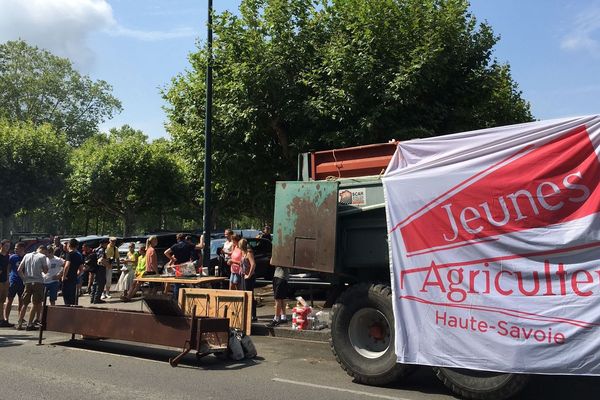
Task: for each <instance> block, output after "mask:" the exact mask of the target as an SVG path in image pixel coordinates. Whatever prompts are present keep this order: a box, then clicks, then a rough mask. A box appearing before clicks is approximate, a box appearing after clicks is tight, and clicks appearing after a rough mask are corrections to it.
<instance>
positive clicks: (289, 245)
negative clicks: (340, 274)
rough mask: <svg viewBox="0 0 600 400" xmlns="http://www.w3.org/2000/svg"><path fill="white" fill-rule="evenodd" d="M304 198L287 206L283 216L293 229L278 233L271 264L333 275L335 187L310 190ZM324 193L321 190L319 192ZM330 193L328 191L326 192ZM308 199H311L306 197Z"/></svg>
mask: <svg viewBox="0 0 600 400" xmlns="http://www.w3.org/2000/svg"><path fill="white" fill-rule="evenodd" d="M313 187H314V188H315V189H317V190H316V191H315V190H313V191H307V192H306V193H305V196H301V195H300V196H295V197H293V198H292V199H291V201H290V202H289V203H288V204H287V205H286V210H285V215H286V216H287V221H286V222H288V223H290V224H292V225H293V226H286V227H285V231H286V232H285V234H284V231H283V229H282V227H278V229H277V236H278V237H277V239H278V241H277V246H275V247H274V248H273V263H274V265H281V266H287V267H295V268H302V269H307V270H313V271H322V272H333V269H334V260H335V258H334V257H335V234H336V232H335V229H336V223H337V215H336V213H337V187H336V188H335V189H336V190H333V191H331V189H332V188H331V187H329V188H327V187H323V188H322V185H320V184H317V185H316V186H313ZM321 189H323V190H321ZM327 189H329V190H327ZM309 195H310V196H309Z"/></svg>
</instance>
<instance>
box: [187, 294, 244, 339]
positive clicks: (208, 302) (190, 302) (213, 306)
mask: <svg viewBox="0 0 600 400" xmlns="http://www.w3.org/2000/svg"><path fill="white" fill-rule="evenodd" d="M179 306H180V307H181V309H182V310H183V311H184V313H185V314H186V315H191V312H192V309H193V307H194V306H196V316H197V317H219V318H224V317H226V318H229V326H230V327H231V328H237V329H240V330H241V331H243V332H244V333H245V334H246V335H249V334H250V329H251V325H252V320H251V317H252V292H246V291H242V290H220V289H197V288H180V289H179Z"/></svg>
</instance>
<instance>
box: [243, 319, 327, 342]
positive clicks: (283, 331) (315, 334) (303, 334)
mask: <svg viewBox="0 0 600 400" xmlns="http://www.w3.org/2000/svg"><path fill="white" fill-rule="evenodd" d="M265 324H266V322H265V323H253V324H252V331H251V333H252V335H254V336H271V337H279V338H286V339H300V340H312V341H315V342H324V343H325V342H328V341H329V337H330V336H331V330H330V329H322V330H319V331H312V330H304V331H296V330H292V329H291V328H290V327H275V328H269V327H267V326H265Z"/></svg>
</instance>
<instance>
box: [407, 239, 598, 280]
mask: <svg viewBox="0 0 600 400" xmlns="http://www.w3.org/2000/svg"><path fill="white" fill-rule="evenodd" d="M593 247H600V242H593V243H586V244H582V245H579V246H572V247H566V248H564V249H554V250H547V251H537V252H531V253H522V254H510V255H506V256H500V257H491V258H480V259H479V260H470V261H463V262H456V263H446V264H436V267H437V268H439V269H442V268H452V267H464V266H467V265H474V264H483V263H486V262H487V263H490V262H494V261H504V260H514V259H516V258H530V257H539V256H547V255H552V254H561V253H569V252H571V251H576V250H583V249H590V248H593ZM430 267H431V265H429V266H427V267H415V268H410V269H406V270H403V271H402V273H404V274H412V273H415V272H424V271H427V270H429V268H430Z"/></svg>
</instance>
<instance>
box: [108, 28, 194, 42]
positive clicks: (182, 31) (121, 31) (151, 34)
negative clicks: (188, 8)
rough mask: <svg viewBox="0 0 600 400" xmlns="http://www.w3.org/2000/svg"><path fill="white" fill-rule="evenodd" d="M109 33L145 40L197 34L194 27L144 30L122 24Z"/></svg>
mask: <svg viewBox="0 0 600 400" xmlns="http://www.w3.org/2000/svg"><path fill="white" fill-rule="evenodd" d="M108 33H109V34H110V35H113V36H126V37H130V38H133V39H139V40H145V41H155V40H167V39H177V38H182V37H191V36H195V35H196V34H197V33H196V31H194V30H193V29H192V28H177V29H173V30H170V31H142V30H138V29H129V28H125V27H123V26H120V25H116V26H114V27H113V28H112V29H111V30H110V31H109V32H108Z"/></svg>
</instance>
